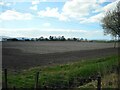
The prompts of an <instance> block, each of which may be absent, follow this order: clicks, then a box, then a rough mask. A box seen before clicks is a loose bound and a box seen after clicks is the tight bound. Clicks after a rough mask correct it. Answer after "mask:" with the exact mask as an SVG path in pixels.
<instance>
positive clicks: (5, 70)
mask: <svg viewBox="0 0 120 90" xmlns="http://www.w3.org/2000/svg"><path fill="white" fill-rule="evenodd" d="M4 75H5V89H6V90H7V88H8V86H7V69H4Z"/></svg>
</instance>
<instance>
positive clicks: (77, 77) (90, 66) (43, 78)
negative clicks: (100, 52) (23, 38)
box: [8, 56, 118, 88]
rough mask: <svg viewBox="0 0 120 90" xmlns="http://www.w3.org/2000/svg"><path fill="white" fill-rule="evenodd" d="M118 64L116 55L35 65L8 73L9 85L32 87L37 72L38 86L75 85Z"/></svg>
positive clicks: (102, 73)
mask: <svg viewBox="0 0 120 90" xmlns="http://www.w3.org/2000/svg"><path fill="white" fill-rule="evenodd" d="M117 64H118V57H117V56H110V57H105V58H98V59H94V60H82V61H80V62H76V63H70V64H64V65H56V66H49V67H36V68H31V69H29V70H24V71H22V72H19V73H12V72H9V73H8V84H9V87H13V86H16V87H18V88H19V87H27V88H28V87H30V88H32V87H34V84H35V74H36V72H39V73H40V75H39V86H40V87H44V86H47V87H49V88H50V87H59V88H64V87H69V86H74V87H77V85H76V84H77V83H79V82H80V81H83V78H89V77H96V75H97V74H98V73H100V74H101V76H104V75H106V74H109V73H111V72H113V71H115V68H116V67H117Z"/></svg>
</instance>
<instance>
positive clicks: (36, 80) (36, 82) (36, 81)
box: [35, 72, 39, 90]
mask: <svg viewBox="0 0 120 90" xmlns="http://www.w3.org/2000/svg"><path fill="white" fill-rule="evenodd" d="M38 82H39V72H37V73H36V75H35V90H37V88H38Z"/></svg>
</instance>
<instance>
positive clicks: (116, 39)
mask: <svg viewBox="0 0 120 90" xmlns="http://www.w3.org/2000/svg"><path fill="white" fill-rule="evenodd" d="M116 41H117V38H116V36H115V40H114V48H116V44H117V42H116Z"/></svg>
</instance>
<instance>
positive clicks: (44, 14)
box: [38, 7, 60, 18]
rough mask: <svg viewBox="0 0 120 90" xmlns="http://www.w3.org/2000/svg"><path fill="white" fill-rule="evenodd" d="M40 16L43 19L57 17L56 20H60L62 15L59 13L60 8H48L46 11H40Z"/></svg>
mask: <svg viewBox="0 0 120 90" xmlns="http://www.w3.org/2000/svg"><path fill="white" fill-rule="evenodd" d="M38 15H39V16H41V17H55V18H59V16H60V13H59V12H58V8H50V7H47V8H46V10H41V11H39V12H38Z"/></svg>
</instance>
